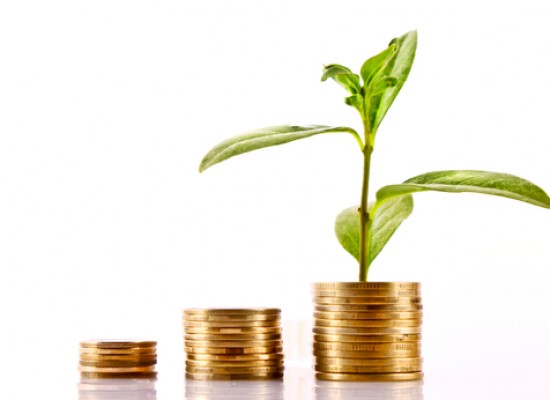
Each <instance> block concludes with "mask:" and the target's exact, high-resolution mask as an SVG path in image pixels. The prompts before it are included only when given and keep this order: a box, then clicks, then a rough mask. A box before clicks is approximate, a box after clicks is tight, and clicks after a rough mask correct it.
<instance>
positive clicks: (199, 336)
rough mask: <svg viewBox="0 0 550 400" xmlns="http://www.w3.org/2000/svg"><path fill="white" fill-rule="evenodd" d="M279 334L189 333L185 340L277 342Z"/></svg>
mask: <svg viewBox="0 0 550 400" xmlns="http://www.w3.org/2000/svg"><path fill="white" fill-rule="evenodd" d="M280 338H281V333H243V334H239V333H233V334H208V333H190V334H187V335H185V337H184V339H185V340H196V341H208V340H231V341H251V340H279V339H280Z"/></svg>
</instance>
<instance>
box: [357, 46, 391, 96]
mask: <svg viewBox="0 0 550 400" xmlns="http://www.w3.org/2000/svg"><path fill="white" fill-rule="evenodd" d="M396 47H397V46H396V45H395V44H390V45H389V46H388V47H387V48H386V49H385V50H384V51H382V52H380V53H379V54H377V55H375V56H374V57H371V58H369V59H368V60H367V61H365V62H364V63H363V66H362V67H361V78H363V84H364V85H365V87H367V86H368V85H369V84H370V83H371V81H372V79H373V78H375V77H376V75H378V73H379V72H380V70H382V69H383V68H384V67H385V66H386V64H387V63H388V61H389V60H390V59H391V58H392V57H393V56H394V55H395V53H396Z"/></svg>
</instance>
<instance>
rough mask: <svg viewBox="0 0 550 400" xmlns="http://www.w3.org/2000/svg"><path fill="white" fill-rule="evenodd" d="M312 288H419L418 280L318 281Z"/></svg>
mask: <svg viewBox="0 0 550 400" xmlns="http://www.w3.org/2000/svg"><path fill="white" fill-rule="evenodd" d="M313 289H314V290H340V289H368V290H419V289H420V283H419V282H319V283H314V284H313Z"/></svg>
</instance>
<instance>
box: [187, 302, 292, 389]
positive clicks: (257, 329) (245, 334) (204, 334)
mask: <svg viewBox="0 0 550 400" xmlns="http://www.w3.org/2000/svg"><path fill="white" fill-rule="evenodd" d="M184 329H185V352H186V353H187V359H186V364H185V367H186V368H185V370H186V375H185V376H186V377H187V378H189V379H200V380H238V379H241V380H261V379H280V378H282V377H283V371H284V366H283V347H282V346H283V341H282V336H281V310H279V309H276V308H245V309H187V310H185V311H184Z"/></svg>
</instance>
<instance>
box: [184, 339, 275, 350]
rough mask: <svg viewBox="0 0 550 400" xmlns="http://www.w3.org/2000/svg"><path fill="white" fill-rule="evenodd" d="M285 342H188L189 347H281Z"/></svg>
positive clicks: (186, 343) (186, 342) (186, 344)
mask: <svg viewBox="0 0 550 400" xmlns="http://www.w3.org/2000/svg"><path fill="white" fill-rule="evenodd" d="M282 345H283V341H282V340H281V339H279V340H255V341H254V340H236V341H232V340H202V341H198V340H186V341H185V346H187V347H200V348H206V347H210V348H213V347H239V348H240V347H260V346H261V347H281V346H282Z"/></svg>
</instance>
